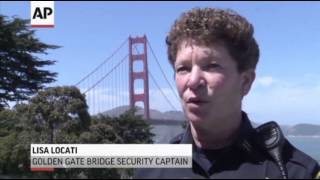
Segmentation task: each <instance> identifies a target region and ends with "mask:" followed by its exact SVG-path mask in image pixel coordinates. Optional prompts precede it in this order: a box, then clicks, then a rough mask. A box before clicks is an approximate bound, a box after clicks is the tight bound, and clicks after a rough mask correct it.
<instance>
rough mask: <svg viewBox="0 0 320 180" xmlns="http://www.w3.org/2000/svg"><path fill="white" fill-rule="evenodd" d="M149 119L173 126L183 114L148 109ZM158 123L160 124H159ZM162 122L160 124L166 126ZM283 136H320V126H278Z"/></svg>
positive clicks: (113, 111)
mask: <svg viewBox="0 0 320 180" xmlns="http://www.w3.org/2000/svg"><path fill="white" fill-rule="evenodd" d="M137 109H138V112H137V114H140V115H142V114H143V109H142V108H141V107H138V108H137ZM127 110H129V106H120V107H116V108H114V109H111V110H109V111H105V112H104V113H103V114H105V115H109V116H111V117H114V116H119V115H120V114H122V113H124V112H125V111H127ZM150 117H151V119H155V120H156V121H154V122H155V123H156V124H161V120H163V121H165V122H168V123H170V121H175V123H173V124H180V123H177V122H180V121H181V122H182V121H184V120H185V116H184V113H183V112H181V111H167V112H160V111H158V110H154V109H150ZM159 122H160V123H159ZM165 122H163V123H162V124H166V123H165ZM259 125H260V124H258V123H256V122H252V126H253V127H258V126H259ZM280 127H281V129H282V131H283V134H284V135H286V136H288V135H289V136H320V125H313V124H297V125H294V126H287V125H280Z"/></svg>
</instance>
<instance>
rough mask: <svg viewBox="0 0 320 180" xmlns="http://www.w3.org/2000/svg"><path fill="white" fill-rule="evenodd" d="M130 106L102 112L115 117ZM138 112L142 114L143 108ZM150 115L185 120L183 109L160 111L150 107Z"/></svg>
mask: <svg viewBox="0 0 320 180" xmlns="http://www.w3.org/2000/svg"><path fill="white" fill-rule="evenodd" d="M129 109H130V108H129V106H120V107H116V108H114V109H111V110H108V111H105V112H103V113H102V114H105V115H108V116H111V117H115V116H119V115H120V114H122V113H124V112H125V111H127V110H129ZM137 110H138V111H137V114H138V115H142V114H143V109H142V108H141V107H137ZM150 117H151V119H157V120H176V121H184V120H185V117H184V114H183V112H181V111H167V112H160V111H158V110H154V109H150Z"/></svg>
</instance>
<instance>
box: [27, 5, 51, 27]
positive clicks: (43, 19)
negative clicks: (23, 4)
mask: <svg viewBox="0 0 320 180" xmlns="http://www.w3.org/2000/svg"><path fill="white" fill-rule="evenodd" d="M31 27H34V28H50V27H51V28H53V27H54V1H31Z"/></svg>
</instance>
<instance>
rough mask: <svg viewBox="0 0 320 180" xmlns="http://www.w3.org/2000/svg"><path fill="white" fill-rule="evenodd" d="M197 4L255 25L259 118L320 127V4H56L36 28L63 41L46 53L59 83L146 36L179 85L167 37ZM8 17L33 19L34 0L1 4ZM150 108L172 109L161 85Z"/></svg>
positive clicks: (254, 94)
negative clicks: (51, 17)
mask: <svg viewBox="0 0 320 180" xmlns="http://www.w3.org/2000/svg"><path fill="white" fill-rule="evenodd" d="M193 7H217V8H223V9H226V8H229V9H233V10H235V11H237V12H238V13H239V14H241V15H243V16H244V17H245V18H247V19H248V21H249V22H251V23H252V24H253V26H254V28H255V38H256V40H257V42H258V44H259V47H260V54H261V55H260V59H259V63H258V66H257V70H256V73H257V77H256V80H255V82H254V84H253V87H252V89H251V91H250V93H249V95H247V96H246V97H245V98H244V101H243V109H244V110H245V111H246V112H247V113H248V115H249V117H250V118H251V119H252V120H253V121H255V122H258V123H263V122H266V121H270V120H275V121H277V122H279V123H280V124H287V125H294V124H298V123H309V124H320V111H319V107H320V74H319V70H318V69H319V67H320V58H319V53H320V21H319V19H320V11H319V9H320V2H55V27H54V28H41V29H34V30H35V31H36V32H35V34H36V36H37V37H38V38H39V39H40V40H41V41H43V42H45V43H48V44H55V45H59V46H61V48H59V49H55V50H49V51H48V55H46V57H47V58H50V59H54V60H56V61H57V62H56V64H55V65H54V66H51V67H48V68H47V69H49V70H52V71H55V72H58V74H59V75H58V77H57V81H56V82H55V83H53V84H51V86H57V85H74V84H75V83H76V82H78V81H79V80H80V79H81V78H83V77H84V76H85V75H86V74H88V73H89V72H90V71H92V70H93V69H94V68H95V67H96V66H97V65H98V64H100V63H101V62H103V60H105V59H106V57H108V56H109V55H110V54H111V53H112V52H113V51H114V50H115V49H116V48H117V47H119V46H120V44H121V43H123V42H124V41H125V40H126V39H127V38H128V37H129V36H130V35H131V36H133V37H135V36H142V35H144V34H145V35H146V36H147V38H148V41H149V42H150V44H151V46H152V48H153V50H154V51H155V54H156V56H157V59H158V60H159V62H160V64H161V66H162V68H163V69H164V71H165V74H166V75H167V77H168V79H169V81H170V83H171V84H172V86H173V87H174V88H175V83H174V78H173V77H174V76H173V70H172V68H171V66H170V64H169V63H168V60H167V51H166V45H165V37H166V35H167V33H168V32H169V29H170V27H171V25H172V24H173V22H174V20H175V19H176V18H177V17H178V16H179V15H180V14H181V13H182V12H184V11H186V10H189V9H191V8H193ZM0 14H2V15H6V16H8V17H12V16H16V17H19V18H24V19H30V1H25V2H8V1H1V2H0ZM126 46H127V45H126ZM124 51H126V50H123V52H122V55H125V52H124ZM153 63H154V62H153ZM149 71H152V72H153V73H154V76H155V77H157V78H158V77H159V79H157V82H158V83H159V86H160V87H161V89H162V91H163V92H164V93H165V94H167V95H168V96H169V99H171V100H173V101H172V103H173V105H174V106H175V107H176V109H179V110H181V105H180V102H179V101H178V100H175V99H176V98H175V96H174V95H173V93H172V91H171V90H170V88H169V86H168V85H167V83H166V81H165V79H164V78H160V77H162V75H161V72H160V71H159V68H157V67H156V66H155V65H154V64H152V63H149ZM149 80H150V78H149ZM102 91H104V93H105V92H110V91H112V89H102V90H101V92H102ZM121 93H122V94H123V95H124V96H127V94H128V93H127V92H126V91H124V90H123V92H119V94H121ZM101 95H102V94H101ZM104 95H105V94H104ZM100 103H103V102H100ZM104 103H105V102H104ZM150 105H151V108H153V109H157V110H159V111H167V110H172V108H171V106H169V105H168V104H167V102H166V101H165V100H164V98H163V97H162V96H161V92H160V91H159V90H158V89H157V88H155V87H151V88H150Z"/></svg>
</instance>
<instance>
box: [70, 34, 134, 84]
mask: <svg viewBox="0 0 320 180" xmlns="http://www.w3.org/2000/svg"><path fill="white" fill-rule="evenodd" d="M127 41H128V39H126V40H125V41H124V42H123V43H122V44H121V45H120V46H119V47H118V48H117V49H116V50H115V51H113V53H112V54H111V55H110V56H109V57H108V58H107V59H106V60H104V61H103V62H102V63H101V64H99V65H98V66H97V67H96V68H95V69H94V70H93V71H91V72H90V73H89V74H87V75H86V76H85V77H84V78H82V79H81V80H80V81H79V82H77V83H76V84H75V86H78V85H79V84H81V83H82V82H83V81H84V80H86V79H87V78H88V77H90V76H91V75H92V74H93V73H95V72H96V71H98V70H99V69H100V68H101V67H103V65H104V64H106V63H107V62H108V61H109V60H110V59H111V58H112V57H113V56H114V55H115V54H117V53H118V51H119V50H120V49H121V48H122V47H123V46H124V45H125V44H126V43H127Z"/></svg>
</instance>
